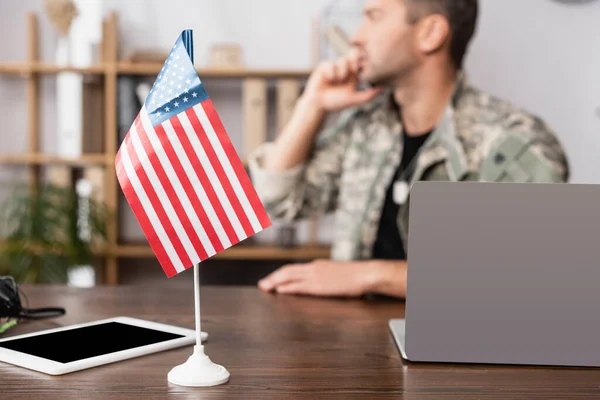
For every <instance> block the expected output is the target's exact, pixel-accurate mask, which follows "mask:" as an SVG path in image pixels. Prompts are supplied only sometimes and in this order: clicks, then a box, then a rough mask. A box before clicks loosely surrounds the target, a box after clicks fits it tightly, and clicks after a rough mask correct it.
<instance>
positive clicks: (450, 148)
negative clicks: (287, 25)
mask: <svg viewBox="0 0 600 400" xmlns="http://www.w3.org/2000/svg"><path fill="white" fill-rule="evenodd" d="M477 15H478V4H477V0H366V4H365V8H364V21H363V23H362V26H361V27H360V29H359V30H358V32H356V34H355V35H354V37H353V45H354V49H355V50H356V51H355V52H354V53H353V54H352V55H350V56H348V57H346V58H344V59H340V60H338V61H335V62H325V63H323V64H322V65H320V66H318V67H317V68H316V69H315V71H314V72H313V73H312V75H311V77H310V78H309V81H308V83H307V86H306V89H305V91H304V92H303V94H302V96H301V98H300V99H299V101H298V103H297V106H296V109H295V112H294V115H293V117H292V118H291V120H290V122H289V124H288V125H287V127H286V128H285V129H284V130H283V132H281V134H280V135H279V136H278V138H277V140H276V141H275V142H274V143H267V144H265V145H263V146H262V147H261V148H259V149H258V150H257V151H256V152H255V153H254V155H253V156H252V157H251V160H250V168H251V170H250V171H251V174H252V177H253V180H254V183H255V186H256V189H257V190H258V192H259V194H260V196H261V198H262V199H263V202H264V204H265V206H266V207H267V210H268V211H269V213H270V214H271V216H272V217H273V218H274V219H280V220H284V221H295V220H299V219H303V218H307V217H310V216H312V215H314V214H317V213H328V212H335V221H336V222H335V224H336V225H335V230H334V243H333V248H332V256H331V258H332V259H331V260H316V261H314V262H311V263H308V264H298V265H288V266H285V267H283V268H280V269H279V270H277V271H275V272H273V273H272V274H270V275H269V276H267V277H266V278H264V279H263V280H262V281H260V282H259V287H260V288H261V289H262V290H265V291H276V292H278V293H287V294H304V295H316V296H360V295H363V294H367V293H378V294H383V295H389V296H395V297H399V298H403V297H405V294H406V271H407V262H406V250H407V238H408V207H407V204H408V201H409V195H410V187H411V185H412V184H413V183H414V182H415V181H417V180H450V181H465V180H469V181H487V182H566V181H567V180H568V177H569V170H568V164H567V159H566V157H565V154H564V152H563V149H562V148H561V145H560V143H559V142H558V140H557V138H556V137H555V135H554V134H553V133H552V132H551V131H550V129H549V128H548V127H547V126H546V125H545V123H544V122H543V121H542V120H540V119H539V118H537V117H536V116H533V115H531V114H528V113H527V112H525V111H524V110H521V109H519V108H517V107H515V106H513V105H511V104H509V103H508V102H505V101H503V100H500V99H497V98H494V97H492V96H490V95H489V94H486V93H483V92H482V91H480V90H478V89H476V88H474V87H472V86H470V85H469V84H468V83H467V80H466V78H465V76H464V73H463V72H462V69H463V59H464V56H465V53H466V51H467V48H468V45H469V42H470V40H471V38H472V36H473V33H474V31H475V26H476V20H477ZM361 81H364V82H368V83H370V87H371V88H370V89H367V90H362V91H359V90H357V85H358V83H359V82H361ZM337 111H343V112H342V113H341V114H340V117H339V120H338V122H337V124H336V125H335V126H334V127H333V128H330V129H326V130H324V131H323V132H320V129H321V126H322V125H323V122H324V119H325V117H326V116H327V115H328V113H330V112H337ZM440 206H443V205H440Z"/></svg>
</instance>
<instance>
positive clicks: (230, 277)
mask: <svg viewBox="0 0 600 400" xmlns="http://www.w3.org/2000/svg"><path fill="white" fill-rule="evenodd" d="M286 263H287V262H285V261H254V260H249V261H244V260H219V259H215V260H206V261H205V262H203V263H202V264H201V267H200V282H201V283H202V284H203V285H213V286H256V284H257V282H258V281H259V279H261V278H263V277H265V276H266V275H268V274H269V273H271V272H273V271H275V270H276V269H278V268H279V267H281V266H282V265H284V264H286ZM192 282H193V273H192V271H191V270H190V271H189V273H182V274H179V275H177V276H174V277H173V278H171V279H168V278H167V277H166V275H165V274H164V272H163V270H162V268H161V267H160V264H159V263H158V261H156V260H150V259H125V260H121V261H120V264H119V283H120V284H125V285H132V284H133V285H152V286H154V285H160V286H163V285H165V287H180V286H188V285H191V284H192Z"/></svg>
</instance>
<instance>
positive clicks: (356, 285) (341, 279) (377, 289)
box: [258, 260, 406, 298]
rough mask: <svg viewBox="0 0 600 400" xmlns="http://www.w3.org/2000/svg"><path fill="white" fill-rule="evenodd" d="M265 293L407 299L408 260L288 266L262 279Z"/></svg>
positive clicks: (317, 261)
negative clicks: (374, 296)
mask: <svg viewBox="0 0 600 400" xmlns="http://www.w3.org/2000/svg"><path fill="white" fill-rule="evenodd" d="M258 286H259V288H260V289H261V290H264V291H266V292H271V291H273V292H276V293H282V294H299V295H311V296H335V297H359V296H362V295H364V294H366V293H380V294H385V295H389V296H395V297H400V298H402V297H404V296H405V293H406V262H405V261H348V262H341V261H331V260H316V261H313V262H311V263H308V264H291V265H286V266H284V267H282V268H280V269H278V270H277V271H275V272H273V273H271V274H270V275H269V276H267V277H266V278H264V279H262V280H261V281H260V282H259V283H258Z"/></svg>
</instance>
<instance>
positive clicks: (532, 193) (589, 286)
mask: <svg viewBox="0 0 600 400" xmlns="http://www.w3.org/2000/svg"><path fill="white" fill-rule="evenodd" d="M409 229H410V235H409V245H408V248H409V250H408V253H407V254H408V281H407V298H406V338H405V339H406V353H407V355H408V357H409V358H410V359H411V360H413V361H435V362H475V363H502V364H504V363H507V364H541V365H580V366H600V185H583V184H581V185H580V184H520V183H481V182H418V183H416V184H415V186H414V187H413V189H412V192H411V203H410V227H409Z"/></svg>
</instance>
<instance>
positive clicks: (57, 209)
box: [0, 184, 107, 284]
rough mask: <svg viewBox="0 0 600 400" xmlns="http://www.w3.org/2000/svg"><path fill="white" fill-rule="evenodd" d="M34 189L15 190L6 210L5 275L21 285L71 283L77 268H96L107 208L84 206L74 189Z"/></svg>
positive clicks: (0, 267) (1, 266)
mask: <svg viewBox="0 0 600 400" xmlns="http://www.w3.org/2000/svg"><path fill="white" fill-rule="evenodd" d="M29 189H30V188H29V187H28V186H26V185H25V186H23V187H20V186H17V187H15V189H14V190H13V194H12V196H11V197H10V198H9V199H8V200H6V202H4V204H2V208H1V209H0V210H1V213H2V214H0V228H1V229H2V230H4V232H2V237H3V238H4V239H3V241H2V244H1V245H0V275H12V276H13V277H14V278H15V280H16V281H17V283H30V284H36V283H69V281H68V277H69V271H70V270H71V268H72V267H73V266H80V265H91V264H92V262H93V259H94V251H93V250H94V247H96V246H101V245H103V244H104V241H105V238H106V232H105V221H106V218H107V211H106V208H105V206H104V205H103V204H102V203H98V202H97V201H95V200H93V199H92V198H88V199H86V200H85V203H84V204H81V203H80V201H79V199H78V195H77V193H76V191H75V190H73V189H72V188H69V187H61V186H55V185H52V184H47V185H40V186H39V187H38V188H37V189H36V191H31V190H29ZM80 204H81V206H83V208H84V209H85V210H80ZM80 211H85V215H82V213H81V212H80ZM80 215H82V216H84V217H85V220H83V219H82V218H80ZM83 222H85V224H83ZM82 233H85V234H82Z"/></svg>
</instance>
